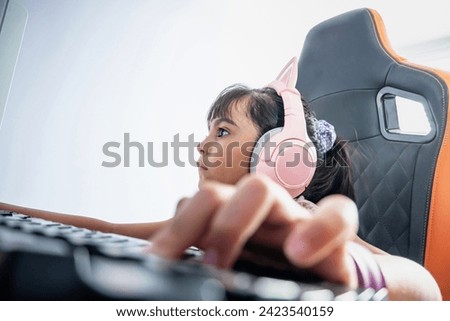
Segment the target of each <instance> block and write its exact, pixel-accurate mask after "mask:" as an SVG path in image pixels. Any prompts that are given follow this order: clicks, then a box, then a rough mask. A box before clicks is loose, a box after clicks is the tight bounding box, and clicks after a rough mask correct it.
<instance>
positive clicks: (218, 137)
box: [198, 102, 258, 186]
mask: <svg viewBox="0 0 450 321" xmlns="http://www.w3.org/2000/svg"><path fill="white" fill-rule="evenodd" d="M230 108H231V113H230V118H215V119H212V120H211V122H210V123H209V124H208V127H209V134H208V136H206V138H205V139H204V140H203V141H202V142H201V143H200V144H199V146H198V151H199V153H200V158H199V160H198V171H199V186H200V185H201V184H202V183H203V182H204V181H205V180H213V181H218V182H221V183H226V184H235V183H237V182H238V181H239V179H240V178H241V177H243V176H244V175H246V174H248V172H249V161H250V156H251V152H252V150H253V146H254V144H255V142H256V140H257V138H258V131H257V129H256V128H255V125H254V124H253V122H252V121H251V119H250V118H248V116H247V114H246V112H247V107H246V106H245V103H242V102H237V103H235V104H233V105H232V106H230Z"/></svg>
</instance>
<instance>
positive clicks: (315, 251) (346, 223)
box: [284, 195, 358, 267]
mask: <svg viewBox="0 0 450 321" xmlns="http://www.w3.org/2000/svg"><path fill="white" fill-rule="evenodd" d="M357 226H358V210H357V208H356V205H355V203H354V202H353V201H351V200H350V199H349V198H347V197H345V196H341V195H333V196H328V197H326V198H324V199H323V200H322V201H320V202H319V203H318V209H317V212H316V214H315V215H314V216H313V217H312V218H311V219H310V220H305V221H303V222H301V223H298V224H297V225H296V227H295V229H293V231H292V232H291V233H290V235H289V237H288V238H287V239H286V242H285V244H284V251H285V254H286V256H287V257H288V258H289V260H290V261H291V262H292V263H294V264H296V265H297V266H300V267H311V266H313V265H315V264H317V263H318V262H320V261H322V260H324V259H325V258H327V257H328V256H330V255H331V254H332V252H333V250H335V249H336V248H337V247H339V246H343V245H344V243H345V241H346V240H348V239H351V238H353V237H354V236H355V235H356V231H357Z"/></svg>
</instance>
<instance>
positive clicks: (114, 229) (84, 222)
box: [0, 203, 167, 239]
mask: <svg viewBox="0 0 450 321" xmlns="http://www.w3.org/2000/svg"><path fill="white" fill-rule="evenodd" d="M0 210H8V211H13V212H18V213H23V214H26V215H30V216H33V217H38V218H42V219H45V220H49V221H54V222H58V223H62V224H68V225H74V226H78V227H83V228H87V229H90V230H95V231H101V232H105V233H116V234H122V235H127V236H132V237H136V238H142V239H148V238H149V237H150V236H151V235H152V234H153V233H154V232H155V231H157V230H158V229H159V228H161V227H162V226H163V225H164V224H166V222H167V221H162V222H154V223H134V224H116V223H110V222H106V221H102V220H99V219H95V218H92V217H85V216H80V215H71V214H63V213H56V212H50V211H43V210H37V209H33V208H27V207H22V206H17V205H12V204H5V203H0Z"/></svg>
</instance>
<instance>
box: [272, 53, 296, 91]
mask: <svg viewBox="0 0 450 321" xmlns="http://www.w3.org/2000/svg"><path fill="white" fill-rule="evenodd" d="M297 70H298V63H297V58H296V57H293V58H292V59H291V60H289V62H288V63H287V65H286V66H285V67H284V68H283V70H282V71H281V72H280V74H279V75H278V77H277V80H278V81H281V82H282V83H283V84H284V85H285V86H286V87H287V88H295V85H296V83H297V72H298V71H297Z"/></svg>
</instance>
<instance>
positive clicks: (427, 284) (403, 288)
mask: <svg viewBox="0 0 450 321" xmlns="http://www.w3.org/2000/svg"><path fill="white" fill-rule="evenodd" d="M374 256H375V259H376V260H377V262H378V264H379V266H380V268H381V270H382V272H383V275H384V278H385V280H386V285H387V288H388V291H389V299H390V300H415V301H416V300H442V296H441V292H440V290H439V287H438V285H437V283H436V281H435V280H434V278H433V277H432V276H431V274H430V273H429V272H428V271H427V270H426V269H425V268H424V267H422V266H421V265H419V264H418V263H416V262H414V261H411V260H408V259H406V258H403V257H399V256H394V255H389V254H374Z"/></svg>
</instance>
